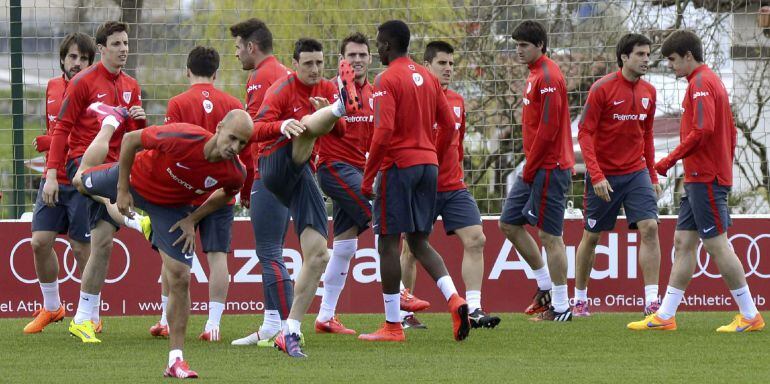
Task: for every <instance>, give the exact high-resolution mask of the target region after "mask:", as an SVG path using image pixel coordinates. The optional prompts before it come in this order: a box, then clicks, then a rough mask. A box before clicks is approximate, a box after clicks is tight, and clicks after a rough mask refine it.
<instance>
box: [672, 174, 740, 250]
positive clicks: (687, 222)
mask: <svg viewBox="0 0 770 384" xmlns="http://www.w3.org/2000/svg"><path fill="white" fill-rule="evenodd" d="M684 193H685V195H684V196H682V201H681V202H680V203H679V217H678V218H677V220H676V229H677V230H679V231H698V235H699V236H700V237H701V239H710V238H712V237H716V236H719V235H721V234H723V233H725V232H727V228H728V227H730V226H731V225H732V224H733V221H732V219H731V218H730V210H729V208H728V207H727V196H728V195H729V194H730V187H727V186H723V185H719V184H717V183H716V181H714V182H713V183H685V184H684Z"/></svg>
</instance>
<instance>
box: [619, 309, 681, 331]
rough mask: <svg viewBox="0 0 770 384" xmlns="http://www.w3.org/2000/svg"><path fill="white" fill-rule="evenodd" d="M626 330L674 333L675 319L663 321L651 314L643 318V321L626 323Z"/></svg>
mask: <svg viewBox="0 0 770 384" xmlns="http://www.w3.org/2000/svg"><path fill="white" fill-rule="evenodd" d="M626 328H628V329H630V330H632V331H676V318H674V317H672V318H670V319H668V320H663V319H661V318H660V317H658V314H657V313H653V314H651V315H648V316H647V317H645V318H644V320H640V321H634V322H632V323H628V325H626Z"/></svg>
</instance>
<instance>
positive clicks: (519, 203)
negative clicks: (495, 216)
mask: <svg viewBox="0 0 770 384" xmlns="http://www.w3.org/2000/svg"><path fill="white" fill-rule="evenodd" d="M571 181H572V171H571V170H569V169H558V168H555V169H542V168H541V169H538V170H537V174H536V175H535V180H534V182H533V183H532V184H527V183H525V182H524V179H522V178H521V176H519V177H517V178H516V181H515V182H514V183H513V188H511V191H510V192H508V197H507V198H506V199H505V204H504V205H503V214H502V215H500V222H502V223H505V224H512V225H524V224H529V225H532V226H536V227H537V228H540V230H542V231H543V232H545V233H548V234H551V235H554V236H561V235H562V231H563V230H564V211H565V210H566V206H567V191H569V186H570V182H571Z"/></svg>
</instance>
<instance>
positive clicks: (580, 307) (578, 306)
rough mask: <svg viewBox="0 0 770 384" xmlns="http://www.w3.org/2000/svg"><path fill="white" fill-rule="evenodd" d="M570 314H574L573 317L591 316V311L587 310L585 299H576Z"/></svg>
mask: <svg viewBox="0 0 770 384" xmlns="http://www.w3.org/2000/svg"><path fill="white" fill-rule="evenodd" d="M572 316H575V317H588V316H591V312H588V302H587V301H585V300H576V301H575V307H574V308H573V309H572Z"/></svg>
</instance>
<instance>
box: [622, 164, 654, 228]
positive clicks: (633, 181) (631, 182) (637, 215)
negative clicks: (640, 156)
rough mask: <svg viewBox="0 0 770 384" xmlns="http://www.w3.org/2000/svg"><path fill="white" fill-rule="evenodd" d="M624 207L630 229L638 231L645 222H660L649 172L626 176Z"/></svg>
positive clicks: (644, 171) (643, 171)
mask: <svg viewBox="0 0 770 384" xmlns="http://www.w3.org/2000/svg"><path fill="white" fill-rule="evenodd" d="M626 178H627V180H626V182H625V184H624V187H623V188H624V198H623V207H624V209H625V212H626V217H627V218H628V224H629V227H631V228H632V229H636V228H637V227H638V225H637V223H639V222H641V221H643V220H655V221H657V220H658V199H657V195H656V194H655V189H654V187H653V186H652V181H651V180H650V174H649V172H648V171H647V170H646V169H644V170H641V171H639V172H635V173H633V174H630V175H627V176H626Z"/></svg>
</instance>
